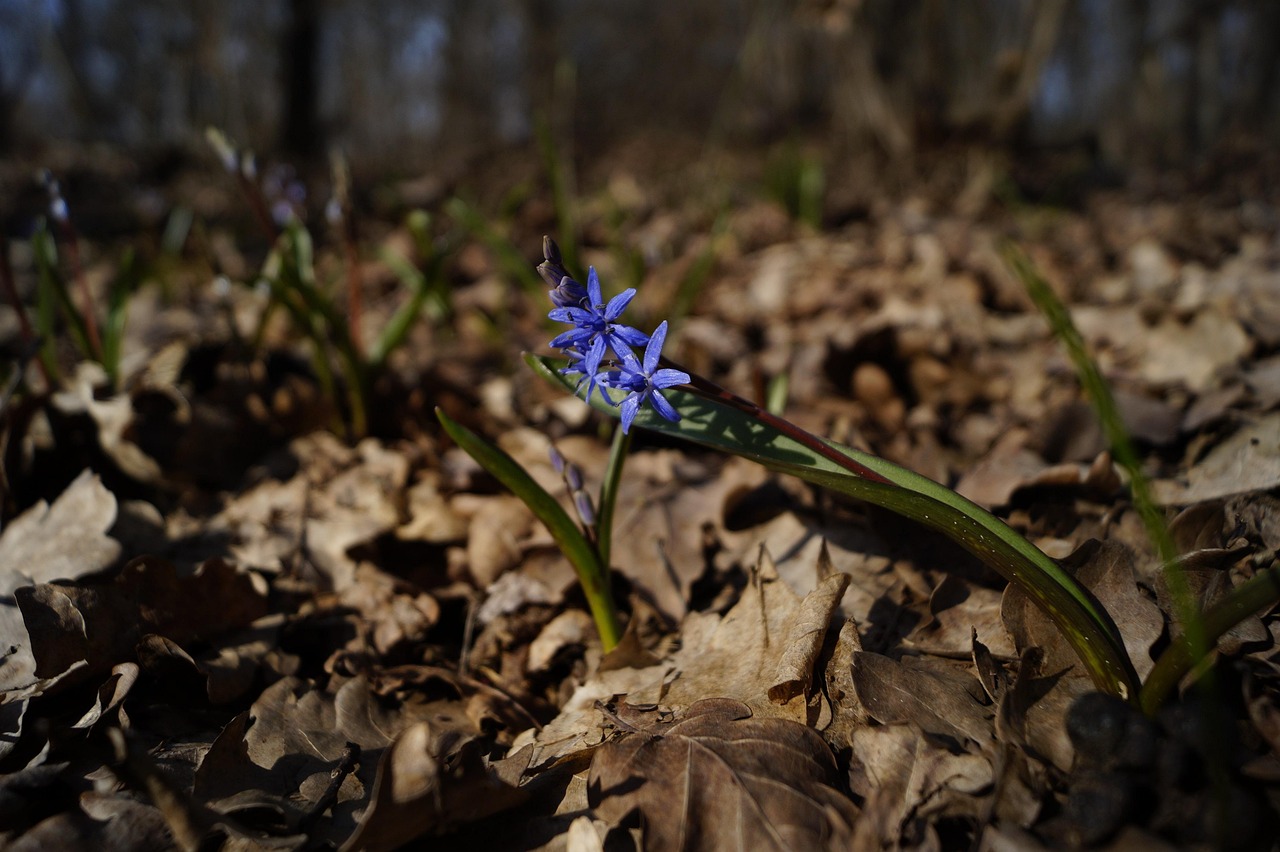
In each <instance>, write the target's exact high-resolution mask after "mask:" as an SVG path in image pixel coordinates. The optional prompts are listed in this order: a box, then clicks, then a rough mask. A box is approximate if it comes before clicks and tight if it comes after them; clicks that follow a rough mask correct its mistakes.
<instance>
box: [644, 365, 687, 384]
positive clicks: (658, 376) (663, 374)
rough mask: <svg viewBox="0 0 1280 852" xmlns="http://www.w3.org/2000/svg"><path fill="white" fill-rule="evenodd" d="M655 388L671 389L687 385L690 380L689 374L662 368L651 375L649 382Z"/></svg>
mask: <svg viewBox="0 0 1280 852" xmlns="http://www.w3.org/2000/svg"><path fill="white" fill-rule="evenodd" d="M649 381H650V382H652V383H653V386H654V387H655V388H671V387H675V386H676V385H687V384H689V382H690V381H692V379H690V378H689V374H688V373H686V372H684V371H683V370H672V369H670V368H667V367H664V368H663V369H661V370H659V371H658V372H656V373H654V374H653V378H651V379H650V380H649Z"/></svg>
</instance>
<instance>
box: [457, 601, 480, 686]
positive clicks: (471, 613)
mask: <svg viewBox="0 0 1280 852" xmlns="http://www.w3.org/2000/svg"><path fill="white" fill-rule="evenodd" d="M479 609H480V606H479V601H478V600H476V595H470V596H469V597H468V598H467V620H466V621H465V622H464V623H463V625H462V650H461V651H459V652H458V674H460V675H462V676H463V677H467V676H468V675H469V673H470V670H471V643H472V642H474V641H475V632H476V611H477V610H479Z"/></svg>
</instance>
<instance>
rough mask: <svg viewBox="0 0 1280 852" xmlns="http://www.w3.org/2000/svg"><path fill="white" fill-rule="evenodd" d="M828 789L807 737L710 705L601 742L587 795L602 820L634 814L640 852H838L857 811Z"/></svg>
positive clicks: (735, 708)
mask: <svg viewBox="0 0 1280 852" xmlns="http://www.w3.org/2000/svg"><path fill="white" fill-rule="evenodd" d="M834 781H835V761H834V759H833V758H832V756H831V752H830V751H829V750H828V748H827V746H826V744H825V743H824V742H823V741H822V738H821V737H820V736H818V734H817V733H816V732H814V731H813V730H812V729H810V728H807V727H805V726H803V725H800V724H797V723H795V722H789V721H787V720H784V719H760V718H756V717H753V716H752V713H751V709H750V708H749V707H747V706H746V705H745V704H743V703H741V702H739V701H733V700H730V699H724V698H719V699H707V700H704V701H699V702H697V703H695V704H693V705H692V706H690V707H689V708H688V710H687V711H686V712H685V713H684V714H683V715H682V716H681V717H680V718H678V719H676V720H674V721H657V722H655V723H654V724H652V725H650V726H647V727H646V728H645V729H643V730H636V731H633V732H631V733H629V734H627V735H625V736H623V737H622V738H621V739H619V740H616V741H613V742H610V743H607V744H606V745H605V746H603V747H602V748H601V749H600V750H599V751H597V752H596V754H595V757H594V758H593V759H592V762H591V775H590V778H589V782H588V785H589V786H588V790H589V794H590V797H591V803H592V805H593V806H594V808H595V809H596V813H598V814H599V815H600V816H601V817H602V818H604V819H605V820H606V821H608V822H610V823H612V824H615V825H618V824H624V823H626V822H627V821H628V820H629V819H631V818H632V815H633V814H634V815H636V816H638V818H639V820H640V824H641V826H642V831H643V833H644V844H645V848H646V849H652V850H659V852H660V851H661V850H761V849H776V850H793V849H843V848H846V844H847V843H848V840H849V838H850V836H851V833H852V826H853V823H854V821H855V820H856V816H857V812H856V809H855V808H854V806H853V803H852V802H850V801H849V799H848V798H846V797H845V795H844V794H842V793H840V792H838V791H837V790H836V789H835V788H834V787H833V786H831V785H832V783H833V782H834Z"/></svg>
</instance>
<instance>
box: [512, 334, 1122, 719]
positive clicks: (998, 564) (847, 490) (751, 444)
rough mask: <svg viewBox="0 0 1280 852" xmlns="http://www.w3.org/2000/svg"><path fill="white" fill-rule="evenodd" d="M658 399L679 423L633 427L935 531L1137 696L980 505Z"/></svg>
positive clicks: (1018, 539)
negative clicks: (1019, 594)
mask: <svg viewBox="0 0 1280 852" xmlns="http://www.w3.org/2000/svg"><path fill="white" fill-rule="evenodd" d="M525 360H526V361H527V362H528V363H529V365H530V366H531V367H532V368H533V369H534V371H535V372H537V373H538V374H539V375H541V376H542V377H543V378H545V379H547V380H548V381H551V382H553V383H555V384H557V385H560V386H561V387H563V388H565V389H566V390H568V391H569V392H570V393H573V392H574V389H575V388H574V383H573V381H572V380H571V379H566V378H565V377H563V376H561V375H560V374H559V373H557V372H556V370H555V368H554V367H553V366H552V364H551V362H550V359H543V358H539V357H537V356H532V355H528V356H526V358H525ZM664 393H665V394H667V398H668V399H669V400H670V401H671V404H672V405H674V406H675V407H676V409H677V410H678V411H679V412H680V414H681V415H682V419H681V420H680V421H679V422H677V423H671V422H669V421H667V420H664V419H663V418H662V417H660V416H659V415H658V414H657V413H655V412H654V411H652V410H651V409H649V408H643V409H641V411H640V413H639V414H638V415H637V416H636V420H635V425H637V426H640V427H642V428H645V429H649V430H652V431H655V432H661V433H663V434H666V435H671V436H673V437H677V438H683V439H685V440H687V441H691V442H693V443H696V444H700V445H702V446H705V447H711V448H713V449H717V450H722V451H724V452H728V453H733V454H734V455H739V456H742V457H744V458H747V459H750V460H751V461H754V462H757V463H758V464H761V465H764V466H765V467H767V468H769V469H770V470H775V471H778V472H781V473H788V474H791V475H793V476H796V477H799V478H800V479H803V480H805V481H807V482H812V483H815V484H817V485H822V486H824V487H826V488H830V489H832V490H833V491H839V492H840V493H842V494H847V495H849V496H851V497H856V498H858V499H860V500H865V501H867V502H868V503H873V504H875V505H877V506H882V507H884V508H886V509H889V510H890V511H893V512H896V513H898V514H900V515H903V516H904V517H907V518H911V519H912V520H915V521H917V522H919V523H921V524H924V525H925V526H928V527H931V528H933V529H936V530H938V531H939V532H941V533H943V534H944V535H946V536H947V537H949V538H951V539H952V540H953V541H955V542H956V543H958V544H960V545H961V546H962V547H964V548H965V549H966V550H968V551H969V552H970V553H972V554H974V555H975V556H977V557H978V558H979V559H981V560H982V561H983V562H984V563H986V564H987V565H988V566H990V567H991V568H992V569H994V570H995V571H997V572H999V573H1000V574H1001V575H1002V576H1004V577H1005V578H1006V579H1007V580H1009V582H1011V583H1013V584H1014V585H1016V586H1017V587H1018V588H1019V589H1020V590H1021V591H1023V592H1024V593H1026V595H1027V596H1028V597H1029V598H1031V600H1032V601H1034V602H1035V603H1036V604H1037V605H1038V606H1039V607H1040V608H1041V609H1042V610H1044V611H1045V612H1046V613H1047V614H1048V615H1049V617H1050V618H1052V619H1053V621H1054V623H1055V624H1057V626H1058V629H1060V630H1061V631H1062V632H1063V634H1064V635H1065V636H1066V637H1067V639H1068V640H1069V641H1070V642H1071V645H1072V647H1073V648H1074V649H1075V650H1076V653H1077V654H1078V655H1079V657H1080V659H1081V661H1082V662H1083V663H1084V664H1085V667H1086V668H1087V669H1088V671H1089V674H1090V675H1091V676H1092V678H1093V680H1094V683H1095V684H1096V685H1097V686H1098V688H1099V689H1103V690H1106V691H1108V692H1111V693H1113V694H1116V695H1119V696H1121V697H1123V698H1126V699H1129V700H1136V699H1137V694H1138V679H1137V675H1136V674H1135V673H1134V671H1133V666H1132V664H1131V663H1130V661H1129V657H1128V654H1127V653H1126V652H1125V650H1124V643H1123V642H1122V641H1121V638H1120V635H1119V632H1118V631H1117V630H1116V627H1115V625H1114V624H1113V623H1112V622H1111V619H1110V618H1109V617H1108V616H1107V614H1106V612H1105V611H1104V610H1103V609H1102V608H1101V606H1099V605H1098V603H1097V601H1095V600H1094V599H1093V597H1092V596H1091V595H1090V594H1089V592H1088V591H1087V590H1085V589H1084V587H1082V586H1081V585H1080V584H1079V583H1078V582H1076V580H1075V579H1074V578H1073V577H1072V576H1071V575H1070V574H1069V573H1067V572H1066V571H1065V570H1063V568H1062V567H1061V566H1059V565H1058V564H1057V563H1056V562H1054V561H1053V560H1052V559H1050V558H1049V557H1048V556H1045V555H1044V553H1042V552H1041V551H1040V550H1039V549H1038V548H1036V547H1035V546H1034V545H1033V544H1031V542H1029V541H1027V540H1026V539H1025V538H1023V537H1022V536H1020V535H1018V534H1017V533H1016V532H1014V531H1013V530H1012V529H1010V528H1009V527H1008V526H1007V525H1006V524H1005V523H1004V522H1003V521H1001V520H1000V519H999V518H997V517H995V516H994V515H992V514H991V513H990V512H988V511H986V510H985V509H983V508H982V507H981V506H978V505H977V504H976V503H973V502H972V501H970V500H967V499H965V498H964V497H961V496H960V495H959V494H956V493H955V492H954V491H951V490H950V489H948V488H945V487H943V486H941V485H939V484H938V483H936V482H934V481H932V480H930V479H927V478H926V477H923V476H921V475H920V474H918V473H914V472H912V471H910V470H907V469H905V468H902V467H898V466H897V465H895V464H892V463H891V462H887V461H885V460H884V459H881V458H878V457H876V456H872V455H868V454H867V453H861V452H858V451H857V450H852V449H849V448H847V447H842V446H840V445H838V444H833V443H830V442H824V443H826V444H827V446H829V447H831V448H832V449H835V450H836V451H838V452H839V453H840V454H842V455H844V456H845V457H847V458H849V459H850V460H851V462H852V463H854V464H856V465H860V466H862V467H863V468H865V469H867V470H870V471H871V472H873V473H874V474H876V475H878V476H881V477H883V478H884V479H885V480H886V481H885V482H877V481H873V480H871V479H869V478H867V477H865V476H860V475H857V474H855V473H853V472H851V471H850V470H847V469H845V468H844V467H841V466H840V465H839V464H837V463H836V462H834V461H832V460H831V459H828V458H824V457H823V456H821V455H819V454H818V453H816V452H815V451H814V450H813V449H811V448H809V447H806V446H804V444H802V443H800V442H799V441H797V440H796V439H795V438H793V437H790V436H788V435H786V434H785V433H783V432H782V431H780V430H779V429H777V428H775V427H773V426H770V425H768V424H766V423H763V422H761V421H760V420H758V419H756V418H754V417H751V416H748V415H747V414H744V413H743V412H740V411H738V410H737V409H734V408H731V407H730V406H728V405H726V404H724V403H721V402H717V401H713V400H710V399H707V398H705V397H702V396H699V395H696V394H693V393H689V392H687V391H681V390H674V389H672V390H667V391H664ZM619 398H620V397H619ZM590 404H591V406H592V407H593V408H596V409H597V410H599V411H602V412H604V413H606V414H609V415H610V416H613V417H617V416H618V409H617V408H615V407H613V406H610V405H608V404H606V403H605V402H603V401H602V400H600V399H599V397H598V396H597V395H593V397H592V399H591V400H590Z"/></svg>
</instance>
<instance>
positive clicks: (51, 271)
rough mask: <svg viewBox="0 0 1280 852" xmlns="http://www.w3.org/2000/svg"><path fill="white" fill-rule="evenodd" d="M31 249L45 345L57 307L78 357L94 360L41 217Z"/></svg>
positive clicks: (86, 330) (86, 329) (51, 334)
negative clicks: (38, 288) (39, 296)
mask: <svg viewBox="0 0 1280 852" xmlns="http://www.w3.org/2000/svg"><path fill="white" fill-rule="evenodd" d="M31 249H32V252H33V253H34V254H35V262H36V275H37V277H38V278H39V280H40V295H41V300H42V304H41V308H42V310H41V318H42V323H41V328H40V334H41V335H44V336H45V338H46V341H47V343H46V345H47V346H49V347H52V346H53V345H54V344H53V339H54V333H55V331H56V329H55V328H54V321H53V313H54V311H55V310H56V311H60V312H61V313H62V317H63V319H64V320H65V321H66V323H67V329H68V331H69V332H70V333H71V338H72V340H73V341H75V344H76V348H77V349H79V350H80V355H81V357H82V358H85V359H87V360H94V361H96V360H97V357H98V356H97V353H96V352H95V351H94V347H93V344H92V342H91V341H90V337H89V327H88V326H87V325H86V324H85V321H84V317H83V316H82V315H81V314H80V310H79V309H78V308H77V307H76V306H75V302H73V301H72V299H71V293H70V291H68V290H67V282H66V281H64V280H63V278H62V273H61V272H59V271H58V247H57V243H56V242H55V241H54V239H53V234H51V233H50V232H49V229H48V227H47V226H46V225H45V223H44V222H43V221H42V222H41V223H40V225H39V226H38V227H37V228H36V232H35V233H34V234H32V236H31ZM46 326H47V327H46Z"/></svg>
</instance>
